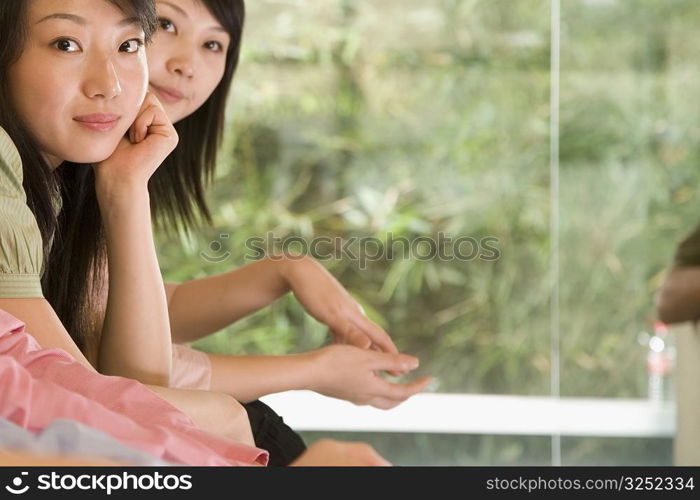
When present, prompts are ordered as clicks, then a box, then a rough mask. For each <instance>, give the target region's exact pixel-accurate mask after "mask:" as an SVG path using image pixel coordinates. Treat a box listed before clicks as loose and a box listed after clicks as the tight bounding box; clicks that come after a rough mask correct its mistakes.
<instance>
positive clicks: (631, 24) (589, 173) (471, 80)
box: [159, 0, 700, 463]
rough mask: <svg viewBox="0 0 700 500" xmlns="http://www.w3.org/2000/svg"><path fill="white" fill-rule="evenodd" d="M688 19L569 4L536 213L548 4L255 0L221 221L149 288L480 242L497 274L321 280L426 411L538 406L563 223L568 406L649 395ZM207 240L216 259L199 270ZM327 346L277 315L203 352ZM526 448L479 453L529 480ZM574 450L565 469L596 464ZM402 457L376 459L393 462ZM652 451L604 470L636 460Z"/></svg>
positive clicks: (687, 0)
mask: <svg viewBox="0 0 700 500" xmlns="http://www.w3.org/2000/svg"><path fill="white" fill-rule="evenodd" d="M699 14H700V3H698V2H695V1H693V0H675V1H668V0H644V1H635V2H631V1H623V0H566V1H564V2H562V38H561V80H560V84H561V106H560V120H561V124H560V133H561V143H560V164H561V165H560V179H559V180H560V193H561V196H560V206H559V207H552V206H551V204H550V188H551V179H550V157H549V130H550V129H549V127H550V124H549V120H550V110H549V102H550V40H549V38H550V5H549V1H548V0H498V1H493V0H428V1H425V0H424V1H421V2H417V1H415V0H411V1H408V0H400V1H399V0H382V1H379V2H368V1H359V0H357V1H351V0H334V1H326V2H313V1H311V0H297V1H295V2H285V3H282V2H273V1H265V0H256V1H255V2H249V20H250V22H249V24H248V26H247V28H246V30H247V31H246V33H245V38H244V54H243V59H242V62H241V67H240V69H239V73H238V74H237V76H236V81H235V83H234V88H233V92H232V100H231V104H230V110H229V111H230V113H229V117H230V127H229V130H228V131H227V135H226V144H225V146H224V149H223V151H222V154H221V155H220V165H219V168H218V173H217V178H216V182H215V183H214V185H213V187H212V188H211V190H210V192H209V199H210V202H211V205H212V207H213V208H214V219H215V224H214V227H213V228H207V229H202V230H201V231H200V232H197V233H196V234H193V235H190V236H188V237H186V236H183V238H182V239H181V240H172V239H170V240H169V239H167V238H165V236H163V235H160V237H159V245H160V255H161V262H162V265H163V269H164V272H165V275H166V278H167V279H169V280H185V279H191V278H195V277H200V276H206V275H212V274H217V273H221V272H225V271H228V270H230V269H232V268H234V267H237V266H240V265H243V264H245V263H246V259H245V257H244V256H245V254H246V240H248V239H249V238H251V237H253V236H262V237H264V236H265V235H266V233H268V232H273V233H274V234H275V235H276V236H278V237H286V236H301V237H303V238H305V239H307V240H310V239H311V238H312V237H314V236H321V235H329V236H339V237H342V238H349V237H352V236H375V237H378V238H380V239H385V238H386V236H387V235H388V234H392V235H393V237H395V238H397V237H400V236H403V237H406V238H409V239H410V238H417V237H419V236H432V237H437V235H438V233H439V232H443V233H446V234H448V235H451V236H452V237H459V236H465V235H466V236H472V237H475V238H477V239H479V238H482V237H485V236H494V237H496V238H498V248H499V249H500V252H501V257H500V259H499V260H497V261H495V262H489V261H484V260H473V261H469V262H464V261H456V260H451V261H449V260H439V259H434V260H431V261H427V262H423V261H420V260H417V259H400V258H398V259H394V260H389V259H383V260H380V261H378V262H370V263H369V264H368V265H367V268H366V269H361V268H360V266H359V265H358V262H356V261H352V260H349V259H343V260H327V261H324V264H325V265H326V266H327V267H328V268H329V269H330V270H331V271H332V272H333V273H334V275H335V276H336V277H337V278H338V279H339V280H340V281H341V283H343V284H344V285H345V286H346V287H347V288H348V289H349V290H350V291H351V293H353V295H354V296H355V297H356V298H357V299H358V300H359V301H360V303H362V304H363V305H364V306H365V308H366V310H367V311H368V312H369V314H370V316H371V317H372V319H374V320H375V321H377V322H378V323H379V324H381V325H382V326H384V327H385V328H386V329H387V330H388V331H389V332H390V333H391V334H392V336H393V337H394V338H395V340H396V342H397V344H398V345H399V347H400V348H401V349H402V350H405V351H407V352H410V353H413V354H416V355H418V356H420V358H421V360H422V364H421V369H420V370H421V371H422V372H425V373H430V374H432V375H434V376H436V377H437V378H438V379H439V381H440V388H439V390H440V391H445V392H484V393H508V394H548V393H549V391H550V370H551V364H552V360H551V359H550V348H551V346H550V334H551V332H550V329H551V324H550V314H551V310H550V307H551V306H550V299H551V290H550V284H549V283H550V274H549V273H550V270H551V264H552V262H553V261H552V255H551V251H550V248H551V247H550V245H551V243H552V242H551V240H550V238H551V227H550V217H551V212H552V210H553V209H557V208H558V210H559V221H560V226H559V229H560V236H561V238H560V280H559V300H560V302H559V304H560V311H559V314H560V324H559V328H558V338H559V343H560V346H561V356H562V357H561V360H560V366H561V383H562V386H561V392H562V394H563V395H568V396H597V397H603V396H604V397H608V396H609V397H644V396H645V391H646V385H645V384H646V379H645V377H646V375H645V366H644V356H645V351H644V348H642V347H641V346H639V345H638V344H637V343H636V336H637V333H638V332H639V331H640V330H645V329H648V328H649V324H650V320H651V319H652V318H653V317H654V310H653V293H654V290H655V288H656V287H657V286H658V284H659V283H660V280H661V279H662V272H663V269H664V268H665V267H666V266H667V265H668V263H669V262H670V258H671V255H672V252H673V248H674V246H675V244H676V243H677V242H678V241H679V240H680V238H681V237H682V236H683V235H684V234H685V233H686V232H687V231H689V229H690V228H691V227H692V226H693V225H694V224H695V223H696V219H697V215H696V207H697V199H698V196H700V191H699V190H698V186H699V185H700V184H699V183H698V180H699V179H698V177H699V175H700V173H699V172H700V170H698V168H697V165H698V160H699V159H700V158H698V152H697V148H696V142H697V139H698V137H700V128H699V123H700V122H699V121H698V119H697V116H698V113H697V109H695V108H696V107H697V104H696V102H697V101H696V100H694V99H692V96H693V95H697V93H698V90H700V88H699V87H700V78H698V72H697V68H696V61H695V58H694V56H695V55H696V54H695V47H696V46H697V43H696V42H697V41H698V37H699V36H700V32H699V31H698V30H697V26H696V25H697V23H696V22H695V21H696V20H697V19H699V17H698V15H699ZM222 234H226V235H229V236H228V238H225V239H224V238H221V236H220V235H222ZM217 241H218V242H220V243H221V244H222V246H223V247H224V250H226V251H229V252H231V255H230V257H229V258H227V259H225V260H223V261H222V262H219V263H213V262H208V261H206V260H204V259H202V257H201V255H200V254H201V252H208V253H212V252H211V251H210V243H211V242H217ZM224 250H222V252H223V251H224ZM325 341H326V332H325V328H324V327H323V326H322V325H320V324H318V323H317V322H316V321H314V320H313V319H311V318H310V317H309V316H308V315H306V314H305V313H304V312H303V310H302V309H301V308H300V307H299V305H298V304H297V303H296V302H295V301H294V300H293V298H292V297H287V298H285V299H283V300H281V301H279V302H278V303H276V304H275V305H273V306H272V307H270V308H268V309H266V310H264V311H261V312H259V313H257V314H254V315H252V316H251V317H249V318H245V319H244V320H241V321H239V322H238V323H236V324H235V325H233V326H231V327H229V328H227V329H226V330H224V331H222V332H220V333H217V334H215V335H212V336H210V337H209V338H207V339H203V340H202V341H200V342H199V343H198V344H197V345H198V347H200V348H202V349H204V350H209V351H216V352H222V353H236V354H240V353H259V352H267V353H283V352H296V351H302V350H307V349H312V348H315V347H318V346H319V345H321V344H322V343H324V342H325ZM416 439H418V438H416ZM525 441H527V440H525ZM545 441H546V440H545ZM621 441H624V440H621ZM490 442H491V443H492V445H493V446H496V445H495V444H493V443H500V442H501V441H499V440H498V439H496V440H492V441H490ZM542 442H544V441H542ZM532 443H534V441H533V442H532ZM532 443H530V444H528V445H517V446H516V445H514V446H515V448H513V446H510V447H509V446H505V447H499V446H500V445H499V446H496V448H490V449H491V450H492V451H493V450H497V451H493V453H495V455H489V454H488V453H491V452H488V453H487V452H484V453H487V455H484V456H488V457H490V458H489V459H488V462H490V463H517V462H519V461H522V460H525V461H527V457H526V455H527V454H528V453H534V455H533V457H535V456H540V455H542V453H541V452H542V448H541V446H540V444H532ZM571 443H574V444H571V445H570V450H569V451H568V453H570V454H571V456H573V457H576V459H575V460H573V459H572V463H574V462H575V463H586V462H591V461H595V460H596V458H591V457H595V456H599V455H595V454H596V453H598V454H603V453H606V451H605V450H606V449H609V446H610V445H609V443H608V444H605V443H602V441H601V442H599V441H591V440H588V441H586V440H579V441H576V440H571ZM596 443H597V444H596ZM411 446H417V444H416V443H413V444H410V445H408V444H407V445H405V447H404V448H403V450H404V451H400V450H399V451H396V450H395V451H394V452H393V453H395V454H398V455H399V456H404V457H405V456H409V455H407V454H409V453H411V448H410V447H411ZM436 446H438V445H437V444H436ZM440 446H441V445H440ZM480 446H486V445H480ZM489 446H491V445H489ZM543 446H545V447H546V446H547V444H545V445H543ZM645 446H646V445H645V444H636V445H633V448H630V449H634V450H636V451H635V452H630V453H629V454H628V455H625V454H624V453H623V454H621V455H620V456H621V458H620V460H622V461H627V462H629V463H638V462H637V461H635V460H636V459H634V458H632V457H634V454H635V453H637V452H643V451H640V450H643V449H645V448H644V447H645ZM664 446H665V445H664ZM425 447H428V445H427V444H424V448H423V449H424V451H426V453H428V454H430V453H431V452H430V451H427V450H428V448H425ZM533 447H534V448H533ZM435 449H436V450H437V449H438V448H435ZM535 449H537V450H539V451H537V452H533V451H532V450H535ZM498 450H500V451H498ZM513 450H515V451H513ZM518 450H519V451H518ZM528 450H530V451H528ZM390 453H391V452H390ZM395 456H396V455H395ZM544 456H545V457H547V456H548V455H547V454H545V455H544ZM455 457H457V458H454V460H455V461H457V462H459V463H462V462H463V463H471V460H473V456H471V458H465V457H464V456H462V458H459V456H458V455H455ZM499 457H500V458H499ZM625 457H627V458H625ZM539 460H540V459H538V458H532V459H531V460H530V461H531V462H533V463H537V462H538V461H539ZM408 462H411V463H414V462H413V461H411V460H407V463H408Z"/></svg>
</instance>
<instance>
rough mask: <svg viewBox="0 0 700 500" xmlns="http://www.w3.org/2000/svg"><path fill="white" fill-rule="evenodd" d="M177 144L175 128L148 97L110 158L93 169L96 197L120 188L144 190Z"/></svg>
mask: <svg viewBox="0 0 700 500" xmlns="http://www.w3.org/2000/svg"><path fill="white" fill-rule="evenodd" d="M177 143H178V136H177V132H176V131H175V127H173V124H172V123H171V122H170V120H169V119H168V116H167V115H166V113H165V110H164V109H163V106H162V105H161V103H160V102H159V101H158V99H157V98H156V97H155V96H154V95H153V94H152V93H151V92H148V93H147V94H146V98H145V99H144V101H143V104H142V105H141V109H140V110H139V114H138V116H137V117H136V120H135V121H134V123H133V124H132V125H131V127H130V128H129V133H128V137H126V136H125V137H123V138H122V140H121V141H120V142H119V145H118V146H117V149H116V150H115V151H114V153H112V156H110V157H109V158H107V159H106V160H104V161H102V162H100V163H96V164H94V165H93V168H94V170H95V183H96V189H97V193H98V196H100V195H101V194H103V195H109V194H112V193H113V192H114V191H115V190H119V189H121V188H122V187H126V188H133V187H138V188H145V187H146V186H147V184H148V180H149V179H150V178H151V176H152V175H153V173H154V172H155V171H156V169H157V168H158V167H159V166H160V164H161V163H163V161H164V160H165V158H166V157H167V156H168V155H169V154H170V153H171V152H172V151H173V150H174V149H175V147H176V146H177Z"/></svg>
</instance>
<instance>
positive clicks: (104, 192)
mask: <svg viewBox="0 0 700 500" xmlns="http://www.w3.org/2000/svg"><path fill="white" fill-rule="evenodd" d="M95 191H96V195H97V202H98V204H99V206H100V211H101V212H102V216H103V219H106V220H105V222H108V220H109V218H110V216H112V215H116V214H119V213H122V212H123V211H124V210H129V211H132V210H135V209H136V210H143V209H148V210H149V211H150V195H149V193H148V185H147V184H145V183H137V182H127V181H117V180H111V179H110V180H98V179H96V180H95Z"/></svg>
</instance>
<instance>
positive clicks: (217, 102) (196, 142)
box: [149, 0, 245, 231]
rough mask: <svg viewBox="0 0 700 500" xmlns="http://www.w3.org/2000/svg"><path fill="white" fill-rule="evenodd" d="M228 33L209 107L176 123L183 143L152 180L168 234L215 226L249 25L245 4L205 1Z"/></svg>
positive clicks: (155, 205)
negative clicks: (228, 124)
mask: <svg viewBox="0 0 700 500" xmlns="http://www.w3.org/2000/svg"><path fill="white" fill-rule="evenodd" d="M200 1H201V2H202V3H203V4H204V5H205V6H206V7H207V8H208V9H209V11H210V12H211V14H212V15H213V16H214V17H215V18H216V19H217V20H218V21H219V23H220V24H221V26H222V27H223V28H224V29H225V30H226V31H227V32H228V34H229V36H230V38H231V43H230V44H229V46H228V51H227V53H226V68H225V70H224V75H223V77H222V78H221V81H220V82H219V84H218V85H217V87H216V89H215V90H214V92H213V93H212V95H211V96H209V98H208V99H207V100H206V102H205V103H204V104H203V105H202V106H201V107H200V108H199V109H197V110H196V111H195V112H194V113H193V114H191V115H190V116H188V117H186V118H184V119H182V120H180V121H179V122H178V123H176V124H175V129H176V130H177V133H178V136H179V138H180V140H179V143H178V146H177V148H176V149H175V151H173V153H172V154H171V155H170V156H168V158H167V159H166V160H165V162H164V163H163V164H162V165H161V166H160V167H159V168H158V169H157V170H156V172H155V173H154V174H153V175H152V176H151V180H150V182H149V192H150V193H151V210H152V213H153V215H154V219H155V221H156V223H157V224H158V226H159V227H162V228H165V229H166V230H176V231H177V230H180V229H190V228H193V227H194V226H195V225H196V224H197V223H198V222H199V221H200V220H201V221H204V222H206V223H208V224H211V222H212V221H211V213H210V211H209V208H208V206H207V203H206V199H205V191H206V187H207V186H208V184H209V183H210V182H211V180H212V177H213V174H214V169H215V167H216V155H217V152H218V150H219V147H220V145H221V140H222V137H223V132H224V123H225V112H226V101H227V98H228V94H229V89H230V87H231V82H232V81H233V76H234V74H235V72H236V68H237V67H238V60H239V57H240V51H241V38H242V34H243V25H244V22H245V4H244V2H243V0H200Z"/></svg>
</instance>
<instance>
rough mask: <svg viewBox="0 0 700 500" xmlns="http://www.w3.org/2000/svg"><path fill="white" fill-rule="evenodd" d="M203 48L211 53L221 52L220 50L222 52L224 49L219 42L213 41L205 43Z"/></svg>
mask: <svg viewBox="0 0 700 500" xmlns="http://www.w3.org/2000/svg"><path fill="white" fill-rule="evenodd" d="M204 48H205V49H207V50H211V51H213V52H221V51H222V50H224V47H223V46H222V45H221V44H220V43H219V42H215V41H213V40H211V41H209V42H205V43H204Z"/></svg>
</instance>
